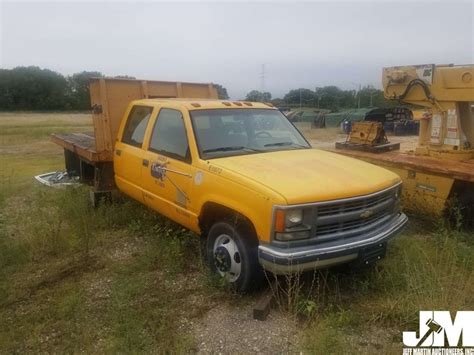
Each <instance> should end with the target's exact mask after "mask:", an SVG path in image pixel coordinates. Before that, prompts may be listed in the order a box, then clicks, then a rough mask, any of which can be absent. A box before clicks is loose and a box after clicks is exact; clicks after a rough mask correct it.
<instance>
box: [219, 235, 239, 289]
mask: <svg viewBox="0 0 474 355" xmlns="http://www.w3.org/2000/svg"><path fill="white" fill-rule="evenodd" d="M213 258H214V260H213V261H214V265H215V268H216V271H217V272H218V273H219V274H221V276H223V277H225V278H226V279H227V280H228V281H230V282H234V281H236V280H237V279H238V278H239V277H240V273H241V271H242V261H241V257H240V252H239V248H238V247H237V244H236V242H235V241H234V239H232V237H231V236H229V235H227V234H221V235H219V236H218V237H217V238H216V240H215V242H214V247H213Z"/></svg>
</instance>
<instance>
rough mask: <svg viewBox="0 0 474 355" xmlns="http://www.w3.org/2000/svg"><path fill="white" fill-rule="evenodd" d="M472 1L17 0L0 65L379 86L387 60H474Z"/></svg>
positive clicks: (246, 87) (241, 91)
mask: <svg viewBox="0 0 474 355" xmlns="http://www.w3.org/2000/svg"><path fill="white" fill-rule="evenodd" d="M473 3H474V2H473V1H463V2H455V1H445V2H427V1H423V2H415V1H411V2H402V1H397V2H381V1H371V2H352V3H351V2H334V1H333V2H304V3H303V2H300V3H296V2H291V3H290V2H258V3H255V2H254V3H250V2H226V3H222V2H221V3H217V2H192V3H182V2H179V3H178V2H159V3H156V2H155V3H152V2H143V3H139V4H136V3H132V2H90V1H89V2H82V3H81V2H76V3H60V2H57V1H56V2H34V3H28V2H9V1H3V2H2V0H0V12H1V14H0V15H1V17H0V21H1V26H0V31H1V32H0V41H1V46H0V66H1V67H2V68H13V67H15V66H20V65H36V66H40V67H42V68H49V69H52V70H55V71H58V72H60V73H62V74H72V73H74V72H78V71H83V70H98V71H101V72H102V73H104V74H106V75H119V74H126V75H131V76H135V77H137V78H144V79H157V80H173V81H174V80H177V81H198V82H215V83H220V84H222V85H224V86H225V87H226V88H227V89H228V91H229V94H230V95H231V96H232V98H235V99H239V98H243V97H244V96H245V94H246V93H247V92H248V91H250V90H252V89H262V80H261V78H260V76H261V71H262V64H265V80H264V83H263V84H264V88H265V89H266V90H267V91H270V92H271V93H272V95H273V97H278V96H282V95H283V94H284V93H285V92H286V91H287V90H288V89H290V88H298V87H307V88H311V89H314V87H315V86H324V85H338V86H340V87H342V88H347V89H354V88H356V87H357V85H358V84H359V83H360V84H362V85H367V84H371V85H375V86H377V87H380V80H381V68H382V67H384V66H392V65H402V64H421V63H455V64H467V63H474V44H473V40H474V37H473V36H474V35H473V33H474V24H473V17H474V7H473Z"/></svg>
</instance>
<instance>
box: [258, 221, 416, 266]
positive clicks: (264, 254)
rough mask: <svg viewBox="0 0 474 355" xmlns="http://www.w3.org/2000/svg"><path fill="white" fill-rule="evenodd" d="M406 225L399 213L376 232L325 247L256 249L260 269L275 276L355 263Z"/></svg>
mask: <svg viewBox="0 0 474 355" xmlns="http://www.w3.org/2000/svg"><path fill="white" fill-rule="evenodd" d="M407 222H408V218H407V216H406V215H405V214H403V213H399V214H398V216H396V217H394V218H393V219H392V220H391V221H390V222H389V223H388V224H386V225H384V226H383V227H381V228H379V229H378V230H376V231H373V232H372V233H370V234H368V235H367V236H364V237H363V238H359V239H356V240H353V241H350V242H347V243H345V242H344V241H341V244H337V245H331V246H326V247H325V246H324V245H308V246H304V247H298V248H287V249H284V248H281V247H275V246H272V245H271V244H266V245H260V246H259V247H258V258H259V262H260V264H261V265H262V267H263V268H264V269H266V270H268V271H271V272H273V273H277V274H284V273H293V272H299V271H304V270H309V269H318V268H325V267H330V266H333V265H337V264H342V263H346V262H349V261H352V260H355V259H357V258H359V257H360V256H361V254H362V253H364V251H365V250H367V249H370V248H377V247H380V248H381V247H383V246H384V243H385V242H386V241H388V240H389V239H391V238H393V237H395V236H396V235H397V234H399V233H400V232H401V231H402V229H403V228H404V227H405V225H406V223H407Z"/></svg>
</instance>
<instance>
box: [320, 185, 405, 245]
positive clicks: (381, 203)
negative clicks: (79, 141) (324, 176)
mask: <svg viewBox="0 0 474 355" xmlns="http://www.w3.org/2000/svg"><path fill="white" fill-rule="evenodd" d="M396 189H398V187H394V188H391V189H388V190H386V191H383V192H381V193H377V194H373V195H369V196H361V197H358V198H355V199H346V200H336V201H331V202H327V203H324V204H318V205H316V206H314V207H313V208H314V210H313V211H314V212H313V216H314V217H313V221H312V236H313V238H315V240H316V241H318V242H321V243H322V242H327V241H332V240H339V239H344V240H347V239H349V238H354V237H361V236H362V235H364V234H367V233H370V231H371V230H374V229H376V228H378V227H379V226H380V225H382V224H383V223H384V222H385V221H386V220H388V219H389V218H390V217H391V216H393V215H394V214H395V213H396V212H398V197H397V195H396V193H395V192H396Z"/></svg>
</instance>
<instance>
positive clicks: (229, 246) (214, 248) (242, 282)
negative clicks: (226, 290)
mask: <svg viewBox="0 0 474 355" xmlns="http://www.w3.org/2000/svg"><path fill="white" fill-rule="evenodd" d="M206 255H207V259H208V262H209V266H210V268H211V271H212V272H213V273H215V274H217V275H219V276H220V277H222V278H224V279H225V280H226V281H227V282H228V283H229V284H231V285H232V287H233V288H234V289H235V290H236V291H238V292H247V291H249V290H251V289H254V288H256V287H258V286H259V284H261V282H262V281H263V277H262V276H263V271H262V269H261V266H260V264H259V262H258V239H257V237H256V236H255V233H253V231H252V229H251V228H249V227H247V226H246V225H236V224H234V223H230V222H228V221H223V222H217V223H215V224H214V225H213V226H212V227H211V229H210V230H209V233H208V236H207V243H206Z"/></svg>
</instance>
